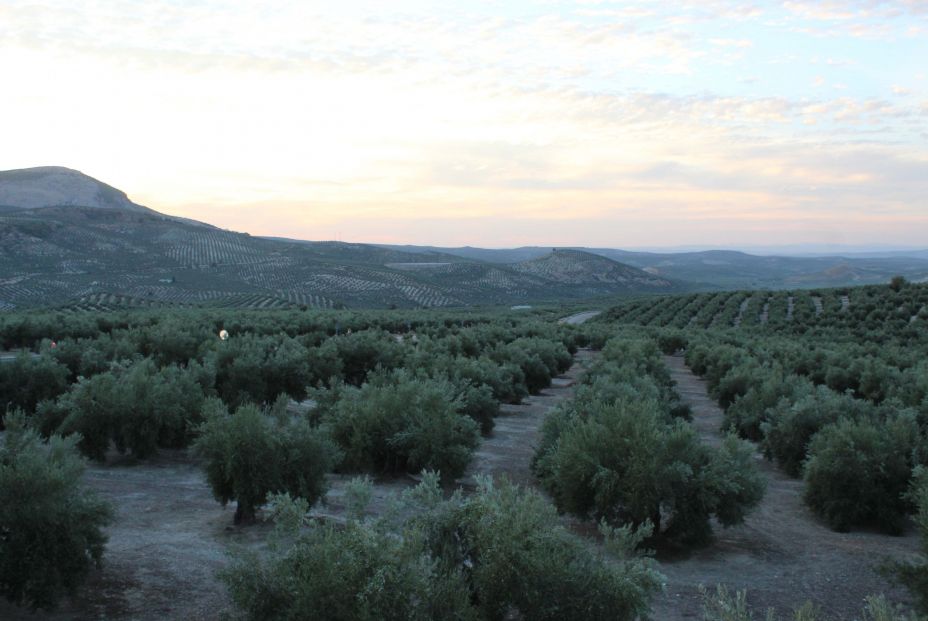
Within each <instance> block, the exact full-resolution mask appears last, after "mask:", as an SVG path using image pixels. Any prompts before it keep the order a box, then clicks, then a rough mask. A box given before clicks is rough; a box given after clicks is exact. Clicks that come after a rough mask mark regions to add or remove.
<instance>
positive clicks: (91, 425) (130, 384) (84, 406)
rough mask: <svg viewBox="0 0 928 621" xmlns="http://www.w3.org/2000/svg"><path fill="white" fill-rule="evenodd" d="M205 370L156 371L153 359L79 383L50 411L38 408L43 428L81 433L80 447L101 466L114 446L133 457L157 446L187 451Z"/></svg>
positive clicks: (49, 407) (147, 453)
mask: <svg viewBox="0 0 928 621" xmlns="http://www.w3.org/2000/svg"><path fill="white" fill-rule="evenodd" d="M201 371H203V368H202V367H200V366H199V365H191V366H190V367H188V368H187V369H181V368H179V367H177V366H174V365H171V366H168V367H165V368H163V369H160V370H159V369H157V368H156V367H155V364H154V362H153V361H152V360H151V359H147V358H146V359H144V360H140V361H138V362H136V363H135V364H132V365H130V366H118V367H116V368H114V369H113V370H112V371H107V372H106V373H100V374H97V375H95V376H93V377H91V378H89V379H83V380H81V381H79V382H77V383H76V384H74V385H72V386H71V389H70V391H69V392H68V393H66V394H65V395H62V397H61V398H60V399H59V400H58V403H57V404H55V405H54V406H52V405H50V404H43V406H42V407H41V408H39V410H40V411H39V412H38V417H39V424H40V426H41V427H42V428H43V429H46V430H49V431H51V430H53V429H55V427H54V424H55V422H56V421H60V424H59V426H58V427H57V431H58V432H59V433H62V434H71V433H79V434H80V436H81V439H80V442H79V444H78V446H79V447H80V449H81V451H82V452H83V453H84V454H85V455H87V456H88V457H90V458H92V459H97V460H100V461H102V460H103V459H104V458H105V456H106V451H107V449H109V447H110V443H111V442H113V443H114V444H115V446H116V448H117V449H118V450H119V451H121V452H127V451H131V452H132V454H133V455H134V456H135V457H139V458H145V457H148V456H150V455H152V454H153V453H154V452H155V451H156V450H157V449H158V447H159V446H164V447H181V446H186V444H187V443H188V441H189V440H190V439H191V437H192V435H193V430H194V428H195V426H196V425H197V424H198V422H199V417H200V409H201V406H202V404H203V399H204V393H203V387H202V384H201V383H200V380H202V379H203V378H201V377H200V375H199V374H200V372H201Z"/></svg>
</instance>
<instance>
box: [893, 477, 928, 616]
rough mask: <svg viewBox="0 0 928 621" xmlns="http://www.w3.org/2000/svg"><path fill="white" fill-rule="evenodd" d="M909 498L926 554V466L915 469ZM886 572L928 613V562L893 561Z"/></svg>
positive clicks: (927, 493) (927, 534)
mask: <svg viewBox="0 0 928 621" xmlns="http://www.w3.org/2000/svg"><path fill="white" fill-rule="evenodd" d="M908 498H909V500H910V501H911V502H912V503H914V504H915V506H916V508H917V513H916V514H915V523H916V525H917V526H918V532H919V535H921V547H922V553H923V554H924V553H926V552H928V469H926V468H925V467H924V466H919V467H917V468H916V469H915V472H914V475H913V477H912V484H911V486H910V487H909V493H908ZM887 570H888V571H887ZM884 573H889V574H890V575H892V576H894V577H896V578H898V580H899V582H901V583H902V584H903V585H904V586H905V587H906V588H907V589H908V590H909V593H911V595H912V598H913V599H914V600H915V606H916V609H917V610H918V612H920V613H921V614H923V615H928V563H926V562H920V563H893V564H890V565H889V566H888V567H886V568H884Z"/></svg>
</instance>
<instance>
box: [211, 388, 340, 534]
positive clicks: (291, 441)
mask: <svg viewBox="0 0 928 621" xmlns="http://www.w3.org/2000/svg"><path fill="white" fill-rule="evenodd" d="M285 405H286V401H278V403H277V404H275V405H274V407H273V408H271V410H270V411H262V410H260V409H259V408H258V407H257V406H255V405H243V406H241V407H240V408H238V409H237V410H235V413H234V414H229V411H228V410H227V409H226V407H225V405H224V404H223V403H222V402H221V401H219V400H218V399H211V400H209V401H208V402H207V405H206V407H205V409H204V417H205V419H206V421H205V422H204V423H203V425H202V426H201V427H200V437H199V438H198V439H197V442H196V444H195V449H196V451H197V452H198V453H199V454H200V455H202V456H203V457H205V458H206V478H207V480H208V481H209V484H210V486H211V487H212V489H213V494H214V495H215V496H216V499H217V500H219V501H220V502H221V503H222V504H223V505H225V504H226V503H228V502H229V501H231V500H235V501H236V503H237V506H236V510H235V523H236V524H248V523H252V522H254V520H255V511H256V510H257V508H258V507H260V506H262V505H263V504H264V503H265V502H266V501H267V497H268V494H271V493H273V492H288V493H290V494H293V495H294V496H300V497H302V498H305V499H307V500H308V501H309V502H310V503H313V502H315V501H316V499H318V498H319V497H320V496H322V495H323V494H324V493H325V474H326V473H327V472H329V471H330V470H331V469H332V467H333V466H334V464H335V462H336V460H337V458H338V450H337V449H336V448H335V446H334V444H333V443H332V441H331V440H330V439H329V436H328V435H327V434H326V433H325V432H324V431H322V430H320V429H317V428H313V427H311V426H310V425H309V423H308V422H307V421H306V420H305V419H302V418H299V417H294V416H290V415H289V414H287V412H286V407H285Z"/></svg>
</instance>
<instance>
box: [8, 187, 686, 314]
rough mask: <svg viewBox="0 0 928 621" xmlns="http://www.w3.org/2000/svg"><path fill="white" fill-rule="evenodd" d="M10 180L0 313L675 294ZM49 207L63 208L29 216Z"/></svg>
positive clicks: (581, 267)
mask: <svg viewBox="0 0 928 621" xmlns="http://www.w3.org/2000/svg"><path fill="white" fill-rule="evenodd" d="M41 170H42V171H46V170H57V169H41ZM13 172H14V173H16V174H15V175H12V176H11V175H10V173H0V198H2V199H3V200H4V201H6V202H7V203H10V202H12V201H14V200H21V201H22V206H17V205H9V204H7V205H6V208H5V209H4V210H2V211H0V310H10V309H14V308H22V307H34V306H47V305H60V306H64V307H69V308H75V309H82V308H99V307H104V308H109V307H125V306H151V305H153V304H171V305H203V304H206V305H209V306H224V307H225V306H231V307H247V308H287V307H301V306H306V307H317V308H335V307H341V306H348V307H355V308H358V307H369V308H383V307H390V306H396V307H399V308H417V307H435V306H465V305H473V304H509V303H521V302H524V301H544V300H561V299H578V298H586V297H590V296H596V295H615V294H621V293H627V292H641V291H671V290H674V288H675V286H674V284H673V283H671V282H669V281H667V280H665V279H661V278H656V277H653V276H650V275H649V274H647V273H645V272H642V271H641V270H637V269H635V268H631V267H628V266H625V265H621V264H619V263H616V262H614V261H609V260H607V259H603V258H601V257H595V256H593V255H587V254H585V253H580V252H574V253H565V252H563V251H560V252H557V253H552V255H551V256H550V257H545V258H542V259H536V260H533V261H527V262H524V263H517V264H510V265H495V264H490V263H484V262H475V261H470V260H466V259H463V258H461V257H455V256H453V255H447V254H442V253H434V252H427V253H415V252H404V251H400V250H394V249H385V248H381V247H378V246H373V245H366V244H343V243H337V242H293V241H289V240H279V239H266V238H256V237H251V236H249V235H248V234H244V233H236V232H232V231H226V230H221V229H218V228H215V227H212V226H209V225H204V224H202V223H195V222H191V221H186V220H181V219H177V218H173V217H169V216H165V215H162V214H159V213H157V212H154V211H151V210H149V209H146V208H144V207H141V206H137V205H135V204H134V203H132V202H131V201H129V200H128V198H127V197H126V196H125V194H123V193H121V192H119V191H118V190H116V189H115V188H111V187H110V186H106V185H105V184H102V183H100V182H97V181H96V180H93V179H90V178H89V177H85V176H80V177H79V178H77V179H75V178H74V175H75V174H77V175H79V173H74V171H69V172H68V173H67V174H64V173H62V174H61V175H57V176H56V175H52V178H53V179H59V177H61V178H63V179H64V181H62V182H61V183H51V182H49V181H48V178H49V175H48V174H45V173H44V172H42V174H40V173H35V174H33V175H31V176H30V175H29V174H27V172H24V171H13ZM72 173H73V174H72ZM10 179H13V182H10V181H9V180H10ZM30 179H33V180H38V181H36V184H37V185H36V191H35V193H34V194H30V193H29V192H28V185H29V184H28V182H29V180H30ZM40 182H41V183H40ZM94 184H97V185H98V188H97V192H96V193H95V192H94V189H93V188H94ZM62 187H63V188H65V189H64V190H62V189H61V188H62ZM68 187H71V188H72V189H74V192H75V194H74V196H75V198H74V201H82V202H88V203H93V204H92V205H90V206H82V205H78V204H73V202H72V201H68V200H65V199H63V198H62V196H63V195H64V194H63V192H66V190H67V188H68ZM49 188H51V189H52V190H54V191H51V190H49ZM47 201H51V202H54V203H71V204H55V205H50V206H41V207H35V205H37V204H39V205H42V204H43V202H47Z"/></svg>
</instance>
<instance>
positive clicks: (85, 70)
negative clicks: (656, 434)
mask: <svg viewBox="0 0 928 621" xmlns="http://www.w3.org/2000/svg"><path fill="white" fill-rule="evenodd" d="M362 6H363V8H360V7H362ZM378 6H381V7H382V5H379V4H373V3H368V4H366V5H362V4H359V5H358V7H359V8H357V9H355V8H354V7H353V5H345V6H344V7H341V8H339V9H338V10H336V9H335V8H332V5H329V4H328V3H322V2H305V3H292V2H283V1H282V0H275V1H272V2H267V3H252V2H245V1H244V0H241V1H236V2H218V1H211V0H196V1H192V2H183V3H179V2H150V3H144V4H139V3H136V2H130V1H129V0H96V1H92V2H86V3H84V2H82V3H79V4H75V3H71V2H64V1H63V0H47V1H46V2H45V3H43V4H41V5H38V4H35V3H32V2H25V1H23V2H20V1H18V0H9V1H8V2H5V3H4V4H3V5H0V75H3V76H4V84H5V86H6V87H7V89H6V90H7V93H5V95H4V97H3V98H2V99H0V107H2V109H3V112H4V118H5V119H17V122H15V123H10V122H9V121H7V125H6V126H4V127H3V136H4V138H3V140H4V144H5V146H6V145H13V147H12V148H6V149H4V150H3V152H2V154H0V168H14V167H22V166H29V165H42V164H61V165H67V166H72V167H74V168H78V169H81V170H84V171H85V172H87V173H89V174H93V175H95V176H97V177H99V178H101V179H103V180H104V181H107V182H109V183H112V184H114V185H116V186H117V187H120V188H122V189H125V190H126V191H127V192H129V194H130V196H132V197H133V198H135V199H136V200H138V201H139V202H142V203H143V204H148V205H149V206H151V207H154V208H157V209H161V210H164V211H167V212H170V213H176V214H179V215H187V216H191V217H195V218H200V219H203V220H207V221H211V222H215V223H217V224H220V225H222V226H225V227H228V228H233V229H240V230H248V231H250V232H252V233H256V234H275V235H289V236H305V237H309V238H316V239H319V238H332V237H335V236H340V237H342V238H344V239H351V240H355V241H403V242H419V243H471V244H476V243H486V244H489V245H510V244H516V243H564V244H586V245H592V244H599V245H634V244H637V245H645V244H651V243H661V242H667V243H695V242H697V241H698V242H706V243H723V242H724V239H725V236H726V235H736V236H739V239H740V236H741V235H742V234H743V235H747V236H750V235H757V236H762V235H765V234H766V235H767V237H766V238H763V241H765V242H766V241H769V240H770V239H771V237H770V236H771V235H784V236H788V235H797V234H799V233H801V226H802V225H803V224H806V225H808V226H809V227H812V228H810V229H809V230H815V231H817V232H818V233H816V234H819V233H821V234H825V233H822V232H823V231H829V230H830V231H831V232H830V233H827V234H828V235H840V236H842V238H843V239H844V238H850V237H854V236H858V237H861V236H866V235H870V234H871V233H872V232H873V231H875V230H880V231H885V232H886V234H887V235H888V234H890V233H892V232H893V231H895V233H892V234H894V235H896V236H897V237H898V238H899V239H901V238H902V237H903V236H911V237H914V236H916V235H921V236H922V238H924V236H925V234H928V213H926V210H925V205H924V202H923V201H924V199H923V197H924V196H926V195H928V193H926V190H928V188H926V187H925V183H924V181H922V179H926V178H928V170H926V167H925V160H926V152H925V138H924V135H925V134H926V132H928V104H926V103H925V102H924V101H922V102H921V103H914V101H913V100H915V101H918V99H916V97H921V94H923V93H924V90H919V89H918V88H917V87H916V83H917V78H908V79H907V78H906V77H905V74H903V73H901V72H900V73H895V74H893V75H892V76H891V77H889V76H888V77H887V78H886V81H885V82H881V81H879V80H876V81H874V82H873V84H872V85H869V84H868V85H864V86H861V84H863V83H861V84H858V83H857V82H855V81H854V79H855V74H854V73H853V71H857V70H858V69H859V68H863V69H862V70H865V71H870V72H871V74H879V70H878V69H876V70H875V69H874V68H873V67H872V66H869V65H868V63H869V62H870V61H869V59H868V58H867V57H866V55H864V54H862V53H860V52H859V51H858V50H857V49H856V48H853V47H852V46H850V44H849V43H848V42H849V41H855V42H856V41H857V39H858V38H859V36H862V35H861V33H860V32H858V31H855V30H854V29H855V28H856V27H857V26H859V25H861V24H862V25H863V26H864V27H865V28H867V29H869V30H868V31H867V36H870V35H873V36H876V35H877V34H878V33H880V32H882V30H881V29H883V28H890V29H891V30H892V31H893V32H895V31H897V30H898V29H899V28H902V27H907V28H911V27H916V26H918V23H920V21H919V20H922V19H923V18H924V12H922V11H921V9H920V8H919V5H918V4H917V3H906V2H897V3H887V2H883V3H872V2H863V1H862V2H840V3H839V2H831V3H824V4H822V3H812V2H786V3H779V2H765V3H755V4H744V3H740V2H727V1H722V0H711V1H706V2H703V1H699V2H697V1H695V0H686V1H684V2H682V3H680V4H679V5H677V4H676V3H675V6H674V8H673V9H672V10H668V9H667V8H666V6H667V5H661V4H659V3H651V2H648V3H645V2H638V3H634V2H632V3H628V2H615V1H607V0H602V1H593V0H590V1H585V2H562V1H558V0H554V1H552V2H550V3H547V4H545V5H539V6H544V7H546V10H544V11H542V10H541V9H538V8H535V7H532V10H530V11H526V12H525V14H514V13H510V12H502V11H500V12H496V8H495V7H494V5H493V3H481V2H475V3H473V4H470V5H468V6H467V10H466V11H463V10H453V9H449V10H447V11H446V12H444V13H441V14H439V13H438V12H436V11H435V10H433V9H430V8H429V6H428V4H427V3H421V4H420V3H413V2H410V3H405V2H398V3H394V4H391V10H390V11H389V12H387V11H384V10H382V9H379V10H378V9H376V7H378ZM906 20H908V21H906ZM913 20H914V21H915V22H917V23H911V22H912V21H913ZM835 24H838V26H835ZM735 27H737V28H738V29H737V30H733V28H735ZM823 29H824V30H828V31H829V33H830V34H829V35H828V37H820V34H821V32H822V31H823ZM742 30H744V33H742ZM801 30H807V31H809V32H810V33H812V35H813V36H812V37H811V38H810V39H808V40H806V43H807V44H808V45H809V47H810V48H811V49H813V50H814V54H813V57H814V59H819V60H816V61H815V63H814V66H810V65H811V63H810V62H809V61H808V59H806V58H802V57H800V56H798V55H796V53H795V52H794V51H793V48H792V47H791V46H790V45H789V44H786V43H784V44H783V45H782V46H774V47H771V45H770V43H769V39H770V36H769V35H771V33H772V34H774V35H777V36H779V35H786V34H788V35H789V36H802V35H797V34H796V33H797V32H799V31H801ZM734 32H737V33H738V35H737V36H732V33H734ZM762 35H767V36H766V37H765V36H762ZM774 38H775V37H774ZM825 38H827V39H828V41H824V42H823V39H825ZM832 40H836V41H838V43H832V42H831V41H832ZM820 59H824V60H820ZM900 60H906V59H903V58H900ZM759 69H760V71H759ZM835 72H843V73H835ZM780 73H783V74H784V76H785V78H784V77H783V76H780V75H779V74H780ZM793 73H795V74H796V75H795V77H794V76H793ZM908 75H910V76H911V75H915V72H909V73H908ZM737 76H742V77H737ZM910 81H911V83H910ZM810 84H811V85H813V86H824V85H826V84H827V85H830V86H832V87H833V88H835V89H837V88H838V87H840V86H846V87H847V88H843V89H842V90H841V93H835V92H833V89H821V88H819V89H814V88H811V87H810V86H809V85H810ZM746 93H750V95H747V94H746ZM908 93H911V94H912V96H910V97H903V96H902V95H905V94H908ZM890 94H892V95H895V97H891V100H888V99H887V97H889V96H890ZM873 214H883V215H885V216H886V217H887V218H888V219H887V221H886V222H887V224H885V225H881V226H880V227H876V228H874V226H873V217H872V216H873ZM764 223H767V225H768V226H769V230H767V231H766V233H765V232H764V229H763V227H764ZM893 223H894V224H893ZM829 227H830V228H829ZM893 227H895V228H893ZM485 240H489V241H485ZM507 240H508V241H507ZM491 241H492V242H493V243H492V244H490V242H491ZM783 241H789V238H786V237H784V239H783ZM869 241H873V240H869Z"/></svg>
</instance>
